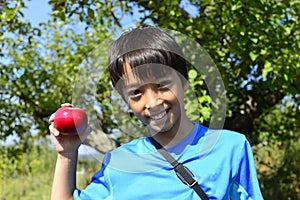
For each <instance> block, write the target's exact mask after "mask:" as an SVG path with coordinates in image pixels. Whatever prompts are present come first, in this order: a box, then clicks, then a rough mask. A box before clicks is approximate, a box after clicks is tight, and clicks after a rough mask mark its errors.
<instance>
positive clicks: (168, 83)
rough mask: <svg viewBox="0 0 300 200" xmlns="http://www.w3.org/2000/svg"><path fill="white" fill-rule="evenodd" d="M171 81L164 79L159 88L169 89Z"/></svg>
mask: <svg viewBox="0 0 300 200" xmlns="http://www.w3.org/2000/svg"><path fill="white" fill-rule="evenodd" d="M170 85H171V81H162V82H160V83H159V84H158V88H160V89H168V88H170Z"/></svg>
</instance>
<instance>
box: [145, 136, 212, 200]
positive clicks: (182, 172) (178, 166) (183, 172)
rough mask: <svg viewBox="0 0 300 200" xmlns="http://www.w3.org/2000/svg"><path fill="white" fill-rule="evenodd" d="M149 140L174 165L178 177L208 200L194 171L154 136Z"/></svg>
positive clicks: (203, 198)
mask: <svg viewBox="0 0 300 200" xmlns="http://www.w3.org/2000/svg"><path fill="white" fill-rule="evenodd" d="M149 140H150V141H151V142H152V144H153V145H154V146H155V148H156V149H157V151H158V152H159V153H160V154H161V155H162V156H163V157H164V158H165V159H166V160H167V161H168V162H169V163H170V164H171V165H172V166H173V168H174V170H175V172H176V175H177V176H178V178H179V179H180V180H181V181H182V182H183V183H184V184H186V185H188V186H189V187H190V188H192V189H194V190H195V192H196V193H197V194H198V195H199V197H200V198H201V199H202V200H208V197H207V196H206V194H205V192H204V191H203V190H202V189H201V187H200V185H199V184H198V182H197V180H196V179H195V177H194V175H193V173H192V172H191V171H190V170H189V169H188V168H187V167H185V166H184V165H183V164H182V163H179V162H177V160H175V158H174V157H173V156H172V155H171V154H170V153H169V152H168V151H167V150H166V149H165V148H164V147H163V146H162V145H161V144H159V143H158V142H157V141H156V140H155V139H154V138H153V137H149Z"/></svg>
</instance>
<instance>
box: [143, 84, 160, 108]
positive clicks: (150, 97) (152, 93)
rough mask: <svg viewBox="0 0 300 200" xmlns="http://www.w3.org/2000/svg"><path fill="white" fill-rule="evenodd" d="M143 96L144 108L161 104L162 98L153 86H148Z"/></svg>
mask: <svg viewBox="0 0 300 200" xmlns="http://www.w3.org/2000/svg"><path fill="white" fill-rule="evenodd" d="M144 98H145V109H151V108H155V107H157V106H158V105H161V104H162V102H163V100H162V98H161V95H160V93H159V91H157V90H154V89H153V88H148V89H147V90H146V91H145V94H144Z"/></svg>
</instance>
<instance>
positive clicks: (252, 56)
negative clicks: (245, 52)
mask: <svg viewBox="0 0 300 200" xmlns="http://www.w3.org/2000/svg"><path fill="white" fill-rule="evenodd" d="M249 56H250V58H251V60H252V61H255V60H256V58H257V57H258V56H259V54H255V53H254V52H253V51H251V52H250V53H249Z"/></svg>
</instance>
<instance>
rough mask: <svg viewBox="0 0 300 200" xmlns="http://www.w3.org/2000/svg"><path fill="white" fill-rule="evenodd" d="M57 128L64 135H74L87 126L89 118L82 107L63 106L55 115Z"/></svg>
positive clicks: (54, 120)
mask: <svg viewBox="0 0 300 200" xmlns="http://www.w3.org/2000/svg"><path fill="white" fill-rule="evenodd" d="M53 122H54V126H55V128H56V129H57V130H58V131H59V132H61V133H62V134H64V135H74V134H78V133H80V132H82V131H83V130H84V129H85V127H86V126H87V122H88V118H87V115H86V114H85V112H84V111H83V110H82V109H80V108H73V107H62V108H59V109H58V110H57V111H56V112H55V115H54V119H53Z"/></svg>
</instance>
